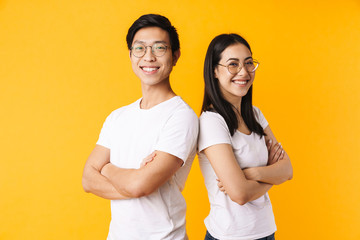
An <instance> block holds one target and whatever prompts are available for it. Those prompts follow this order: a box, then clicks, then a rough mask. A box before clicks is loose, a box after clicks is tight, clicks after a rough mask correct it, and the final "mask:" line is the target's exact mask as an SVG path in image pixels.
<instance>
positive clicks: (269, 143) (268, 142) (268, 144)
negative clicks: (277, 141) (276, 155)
mask: <svg viewBox="0 0 360 240" xmlns="http://www.w3.org/2000/svg"><path fill="white" fill-rule="evenodd" d="M271 144H272V140H271V139H269V141H267V143H266V147H267V150H268V151H270V149H271Z"/></svg>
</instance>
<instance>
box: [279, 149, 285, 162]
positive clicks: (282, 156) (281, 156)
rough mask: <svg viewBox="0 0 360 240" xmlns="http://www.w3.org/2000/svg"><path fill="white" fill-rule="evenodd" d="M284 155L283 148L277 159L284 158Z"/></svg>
mask: <svg viewBox="0 0 360 240" xmlns="http://www.w3.org/2000/svg"><path fill="white" fill-rule="evenodd" d="M284 156H285V151H284V150H281V155H280V157H279V160H282V159H284Z"/></svg>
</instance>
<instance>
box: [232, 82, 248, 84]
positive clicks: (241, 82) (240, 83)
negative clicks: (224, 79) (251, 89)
mask: <svg viewBox="0 0 360 240" xmlns="http://www.w3.org/2000/svg"><path fill="white" fill-rule="evenodd" d="M246 82H247V81H234V83H237V84H246Z"/></svg>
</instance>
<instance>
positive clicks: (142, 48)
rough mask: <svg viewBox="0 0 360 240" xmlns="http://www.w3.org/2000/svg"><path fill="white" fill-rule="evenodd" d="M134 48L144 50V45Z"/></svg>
mask: <svg viewBox="0 0 360 240" xmlns="http://www.w3.org/2000/svg"><path fill="white" fill-rule="evenodd" d="M134 49H135V50H136V51H142V50H144V47H141V46H139V47H135V48H134Z"/></svg>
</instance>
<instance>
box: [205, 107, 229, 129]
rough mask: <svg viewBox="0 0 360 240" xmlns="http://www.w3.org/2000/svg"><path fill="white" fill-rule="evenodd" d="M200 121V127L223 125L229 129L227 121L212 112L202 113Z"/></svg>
mask: <svg viewBox="0 0 360 240" xmlns="http://www.w3.org/2000/svg"><path fill="white" fill-rule="evenodd" d="M199 120H200V126H207V125H222V126H226V127H227V125H226V122H225V119H224V118H223V117H222V116H221V115H220V114H219V113H217V112H212V111H206V112H202V113H201V115H200V118H199Z"/></svg>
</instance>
